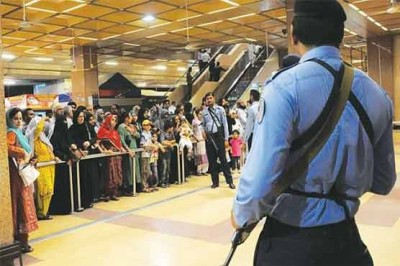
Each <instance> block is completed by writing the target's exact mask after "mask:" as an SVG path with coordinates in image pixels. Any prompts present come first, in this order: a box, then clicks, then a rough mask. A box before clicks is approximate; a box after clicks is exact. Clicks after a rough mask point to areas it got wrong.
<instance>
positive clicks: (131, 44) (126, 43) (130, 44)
mask: <svg viewBox="0 0 400 266" xmlns="http://www.w3.org/2000/svg"><path fill="white" fill-rule="evenodd" d="M124 44H125V45H129V46H140V44H136V43H129V42H124Z"/></svg>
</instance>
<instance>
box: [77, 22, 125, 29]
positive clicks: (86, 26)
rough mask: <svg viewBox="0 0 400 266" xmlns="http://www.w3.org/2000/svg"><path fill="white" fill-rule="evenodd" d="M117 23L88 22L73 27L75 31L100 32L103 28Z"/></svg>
mask: <svg viewBox="0 0 400 266" xmlns="http://www.w3.org/2000/svg"><path fill="white" fill-rule="evenodd" d="M115 25H117V23H112V22H108V21H103V20H89V21H86V22H83V23H79V24H76V25H74V26H73V27H74V28H76V29H86V30H97V31H98V30H102V29H104V28H109V27H111V26H115Z"/></svg>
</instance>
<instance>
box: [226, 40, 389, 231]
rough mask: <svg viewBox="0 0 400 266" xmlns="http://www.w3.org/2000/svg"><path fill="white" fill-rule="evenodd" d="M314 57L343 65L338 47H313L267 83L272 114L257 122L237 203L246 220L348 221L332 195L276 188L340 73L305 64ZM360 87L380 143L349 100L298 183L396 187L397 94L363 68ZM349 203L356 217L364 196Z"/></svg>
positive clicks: (321, 189) (309, 188) (355, 193)
mask: <svg viewBox="0 0 400 266" xmlns="http://www.w3.org/2000/svg"><path fill="white" fill-rule="evenodd" d="M311 58H318V59H321V60H323V61H325V62H327V63H328V64H330V65H331V66H332V67H334V68H335V69H336V70H338V69H339V67H340V64H341V62H342V61H341V58H340V54H339V50H338V49H336V48H335V47H331V46H321V47H317V48H314V49H312V50H310V51H309V52H308V53H306V54H305V55H304V56H303V57H302V59H301V61H300V64H299V65H298V66H296V67H293V68H292V69H289V70H287V71H285V72H283V73H281V74H280V75H279V76H277V77H276V78H275V79H273V80H272V81H271V82H269V83H268V84H267V85H266V87H265V90H264V92H263V94H262V100H264V101H265V110H264V113H263V114H264V117H263V119H262V121H261V123H257V124H256V128H255V134H254V137H253V146H252V149H251V151H250V153H249V155H248V157H247V162H246V165H245V167H244V170H243V172H242V173H243V174H242V176H241V179H240V183H239V187H238V191H237V195H236V197H235V200H234V204H233V211H234V215H235V218H236V222H237V224H238V225H239V226H243V225H244V224H245V223H247V224H251V223H253V222H256V221H258V220H259V219H261V218H262V217H263V216H265V215H267V214H268V215H270V216H272V217H274V218H275V219H277V220H279V221H281V222H283V223H286V224H289V225H293V226H300V227H311V226H319V225H326V224H331V223H336V222H340V221H343V220H344V219H345V213H344V210H343V208H342V207H341V206H339V205H338V204H337V203H335V202H334V201H332V200H328V199H317V198H306V197H303V196H298V195H293V194H286V193H284V194H282V191H278V190H277V188H276V187H275V186H274V184H275V181H276V180H277V179H279V178H280V177H281V173H282V171H283V169H286V168H288V167H289V166H290V165H291V164H292V163H293V162H294V161H295V159H296V154H290V156H289V149H290V146H291V143H292V141H293V140H295V139H297V138H298V137H299V136H300V135H301V134H302V133H304V132H305V131H306V130H307V129H308V128H309V127H310V126H311V125H312V124H313V123H314V121H315V120H316V118H317V117H318V116H319V114H320V113H321V111H322V109H323V107H324V106H325V103H326V101H327V98H328V97H329V94H330V92H331V90H332V87H333V76H332V75H331V74H330V73H329V72H328V71H327V70H326V69H325V68H323V67H322V66H320V65H319V64H317V63H315V62H305V61H307V60H309V59H311ZM352 91H353V93H354V94H355V96H356V97H357V98H358V100H359V101H360V102H361V104H362V106H363V107H364V109H365V110H366V112H367V114H368V116H369V118H370V119H371V122H372V126H373V130H374V136H375V140H374V142H375V143H373V145H371V143H370V141H369V138H368V136H367V134H366V132H365V130H364V128H363V126H362V124H361V122H360V119H359V116H358V114H357V112H356V111H355V109H354V108H353V106H352V105H351V104H350V103H349V102H347V104H346V107H345V109H344V112H343V115H342V116H341V118H340V120H339V122H338V125H337V126H336V128H335V130H334V132H333V133H332V135H331V136H330V137H329V139H328V141H327V143H326V144H325V146H324V147H323V148H322V150H321V151H320V153H319V154H318V155H317V156H316V157H315V158H314V160H313V161H312V162H311V164H310V165H309V168H308V170H307V171H306V172H305V173H303V174H301V175H299V178H298V180H297V181H296V182H295V183H294V184H293V185H292V186H291V188H292V189H295V190H300V191H306V192H316V193H324V194H327V193H328V192H329V191H330V190H331V188H332V186H333V184H334V182H335V181H336V180H337V185H336V189H337V192H338V193H339V194H344V195H347V196H350V197H356V198H359V197H361V196H362V195H363V194H364V193H366V192H373V193H376V194H387V193H389V191H390V190H391V189H392V187H393V186H394V183H395V180H396V173H395V161H394V160H395V159H394V149H393V138H392V114H393V110H392V103H391V100H390V99H389V97H388V95H387V94H386V92H385V91H384V90H383V89H381V88H380V87H379V86H378V85H377V84H376V83H375V82H374V81H373V80H372V79H370V78H369V77H368V76H366V75H365V74H364V73H363V72H361V71H359V70H355V77H354V81H353V85H352ZM260 110H261V107H260ZM297 155H298V154H297ZM346 204H347V206H348V207H349V210H350V215H351V216H354V215H355V214H356V212H357V210H358V208H359V205H360V203H359V201H358V202H354V201H346Z"/></svg>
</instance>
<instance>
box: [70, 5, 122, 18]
mask: <svg viewBox="0 0 400 266" xmlns="http://www.w3.org/2000/svg"><path fill="white" fill-rule="evenodd" d="M112 12H115V9H111V8H108V7H102V6H97V5H85V6H83V7H81V8H78V9H75V10H72V11H70V12H68V14H71V15H76V16H82V17H86V18H97V17H100V16H104V15H106V14H109V13H112Z"/></svg>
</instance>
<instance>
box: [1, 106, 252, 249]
mask: <svg viewBox="0 0 400 266" xmlns="http://www.w3.org/2000/svg"><path fill="white" fill-rule="evenodd" d="M207 105H210V104H209V103H208V104H207V102H206V99H204V101H203V104H202V106H200V107H197V108H193V106H192V104H191V103H190V102H187V103H185V104H183V105H181V104H178V105H176V104H175V102H172V104H170V101H169V100H164V101H163V102H162V103H157V104H155V105H154V106H152V107H151V108H144V107H141V106H138V105H136V106H133V107H132V108H131V109H130V110H126V109H124V108H121V107H119V106H118V105H116V104H114V105H112V106H111V107H110V109H108V110H105V108H102V107H101V106H95V107H93V106H77V104H76V103H75V102H70V103H68V105H66V106H62V105H61V104H54V105H53V107H52V112H47V113H46V116H45V117H41V116H38V115H36V114H35V112H34V110H32V109H26V110H21V109H19V108H11V109H10V110H9V111H8V113H7V121H8V124H7V125H8V134H7V138H8V152H9V166H10V176H11V181H12V182H11V186H12V201H13V210H14V226H15V227H14V228H15V238H16V239H17V240H20V241H21V242H22V243H23V251H24V252H30V251H32V248H31V247H30V246H29V245H28V233H29V232H31V231H33V230H35V229H36V228H37V227H38V223H37V220H51V219H52V216H51V215H65V214H70V213H71V211H72V209H73V208H72V206H71V199H70V197H71V195H74V202H78V200H79V201H80V202H81V205H82V207H83V208H84V209H87V208H91V207H93V204H95V203H97V202H99V201H104V202H107V201H110V200H111V201H118V200H119V197H121V196H126V197H130V196H133V195H134V194H136V193H134V192H138V193H152V192H156V191H158V190H159V189H164V188H168V187H169V186H170V185H171V184H175V183H178V165H179V164H178V160H179V158H178V156H177V151H178V150H179V152H181V153H183V154H184V156H183V158H184V160H185V161H184V163H183V164H181V165H184V167H185V169H184V173H185V178H188V177H190V176H191V175H198V176H206V175H207V173H209V172H210V169H209V168H210V167H209V165H210V163H209V158H210V156H209V155H210V154H209V153H210V151H209V150H208V149H209V146H208V145H207V143H208V142H209V139H208V134H209V133H210V132H207V128H205V126H204V124H205V123H204V117H203V113H204V109H206V108H207V107H208V106H207ZM220 105H221V108H222V110H224V114H223V115H224V116H226V120H227V121H228V124H227V132H228V134H229V139H230V145H229V146H226V147H224V150H223V151H222V152H223V154H224V155H226V160H227V162H230V163H231V166H232V167H233V169H234V170H235V171H239V170H240V165H241V164H242V163H243V154H242V153H243V151H244V150H245V148H244V147H245V142H246V141H245V140H242V136H243V134H244V132H245V125H246V117H245V115H244V114H243V112H244V109H243V108H244V106H243V102H239V103H238V110H236V109H235V110H233V111H231V110H230V109H229V103H228V101H227V100H225V99H223V100H222V101H221V102H220ZM238 114H241V117H239V115H238ZM249 124H251V123H249ZM138 148H141V149H140V150H138ZM121 152H122V153H121ZM101 153H102V154H107V155H113V156H104V157H100V158H95V159H90V160H80V159H82V158H83V157H85V156H88V155H92V154H101ZM77 160H80V165H79V180H78V176H77V174H76V171H77V168H76V164H75V162H76V161H77ZM213 160H214V159H213ZM49 161H55V162H57V163H56V164H53V165H47V166H41V167H37V170H38V171H39V177H38V178H37V180H36V181H35V183H34V184H33V185H31V186H27V187H26V186H24V184H23V183H22V182H21V180H20V179H21V178H19V177H18V175H19V169H20V166H21V165H28V164H31V165H36V164H37V163H42V162H49ZM216 163H217V162H216V161H213V162H212V165H213V166H214V165H217V164H216ZM70 167H72V174H73V185H72V186H71V184H70V176H69V169H70ZM133 171H136V172H135V176H136V183H137V184H136V190H137V191H133V187H134V186H133V182H135V180H133ZM213 171H214V170H213ZM215 171H217V172H220V171H224V170H223V169H222V168H220V169H218V170H215ZM77 182H80V198H79V199H78V193H77V189H76V187H77ZM213 182H214V181H213ZM230 183H231V184H232V185H233V183H232V182H231V181H230ZM230 183H228V184H230ZM230 187H231V186H230ZM231 188H234V187H231ZM71 190H73V191H71ZM76 205H77V204H75V211H80V210H79V209H77V208H78V207H77V206H76Z"/></svg>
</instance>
